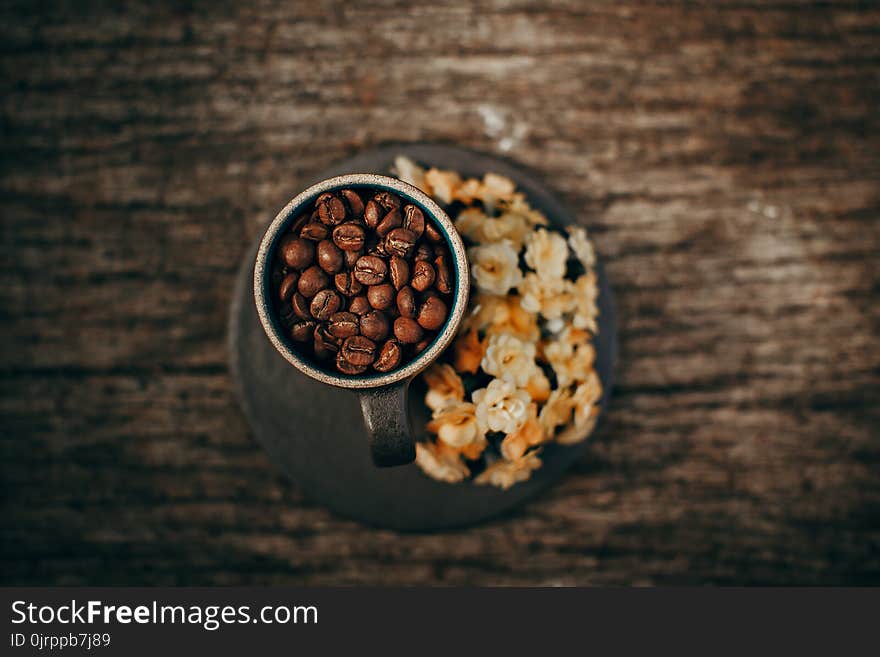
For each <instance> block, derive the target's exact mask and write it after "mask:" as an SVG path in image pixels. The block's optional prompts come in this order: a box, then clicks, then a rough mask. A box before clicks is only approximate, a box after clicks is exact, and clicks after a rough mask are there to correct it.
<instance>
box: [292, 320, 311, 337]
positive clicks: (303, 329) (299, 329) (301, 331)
mask: <svg viewBox="0 0 880 657" xmlns="http://www.w3.org/2000/svg"><path fill="white" fill-rule="evenodd" d="M315 326H316V324H315V322H312V321H305V322H298V323H296V324H294V325H293V328H292V329H291V330H290V337H291V338H293V339H294V340H295V341H296V342H306V341H307V340H309V339H310V338H311V337H312V334H313V333H314V331H315Z"/></svg>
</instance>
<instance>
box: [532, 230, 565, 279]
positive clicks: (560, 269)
mask: <svg viewBox="0 0 880 657" xmlns="http://www.w3.org/2000/svg"><path fill="white" fill-rule="evenodd" d="M525 257H526V264H527V265H528V266H529V267H531V268H532V269H534V270H535V271H536V272H537V274H538V276H540V277H541V278H544V279H552V280H556V279H561V278H562V277H563V276H565V267H566V263H567V262H568V245H567V244H566V243H565V238H564V237H563V236H562V235H560V234H559V233H556V232H552V231H548V230H545V229H543V228H539V229H538V230H536V231H533V232H531V233H529V235H528V236H527V237H526V255H525Z"/></svg>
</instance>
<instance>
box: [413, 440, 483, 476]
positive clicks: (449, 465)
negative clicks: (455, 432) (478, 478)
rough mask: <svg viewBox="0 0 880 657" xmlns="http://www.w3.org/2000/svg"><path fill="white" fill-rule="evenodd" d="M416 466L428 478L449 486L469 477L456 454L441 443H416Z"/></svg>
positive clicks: (466, 469) (465, 467) (469, 473)
mask: <svg viewBox="0 0 880 657" xmlns="http://www.w3.org/2000/svg"><path fill="white" fill-rule="evenodd" d="M416 464H417V465H418V466H419V467H420V468H421V469H422V471H424V473H425V474H427V475H428V476H429V477H432V478H434V479H437V480H438V481H445V482H447V483H450V484H455V483H458V482H459V481H463V480H464V479H466V478H467V477H469V476H470V475H471V471H470V470H469V469H468V467H467V466H466V465H465V464H464V462H463V461H462V460H461V456H460V455H459V454H458V452H456V451H455V450H454V449H451V448H449V447H446V446H445V445H444V444H442V443H416Z"/></svg>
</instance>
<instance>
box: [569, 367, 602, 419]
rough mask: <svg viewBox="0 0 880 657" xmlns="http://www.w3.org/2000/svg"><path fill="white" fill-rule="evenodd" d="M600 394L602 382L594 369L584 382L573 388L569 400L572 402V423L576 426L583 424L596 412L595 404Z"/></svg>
mask: <svg viewBox="0 0 880 657" xmlns="http://www.w3.org/2000/svg"><path fill="white" fill-rule="evenodd" d="M601 396H602V383H601V382H600V381H599V375H598V374H596V371H595V370H593V371H591V372H590V373H589V374H588V375H587V377H586V378H585V379H584V382H583V383H581V384H580V385H579V386H577V387H576V388H575V389H574V393H573V394H572V396H571V401H572V403H573V404H574V423H575V426H577V427H582V426H585V425H586V424H587V423H588V422H589V421H590V420H591V418H592V417H593V416H594V415H595V414H596V412H598V409H597V408H596V404H597V403H598V402H599V398H600V397H601Z"/></svg>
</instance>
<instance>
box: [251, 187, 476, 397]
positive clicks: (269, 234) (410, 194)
mask: <svg viewBox="0 0 880 657" xmlns="http://www.w3.org/2000/svg"><path fill="white" fill-rule="evenodd" d="M347 187H353V188H356V189H358V188H365V187H366V188H370V189H377V190H384V191H389V192H393V193H395V194H397V195H399V196H401V197H403V198H404V199H405V200H406V201H409V202H411V203H415V204H416V205H418V206H420V207H421V208H422V210H424V211H426V212H427V213H428V214H429V215H430V218H431V219H433V220H434V221H435V223H436V224H437V225H438V226H439V227H440V229H441V231H442V232H443V236H444V238H445V239H446V243H447V245H448V246H449V252H450V254H451V256H452V262H453V265H454V266H453V270H454V272H455V290H454V294H453V302H452V307H451V308H450V309H449V317H448V318H447V319H446V323H445V325H444V326H443V329H442V330H441V331H439V332H438V333H437V337H436V338H434V341H433V342H432V343H431V344H430V345H428V347H427V348H426V349H425V350H424V351H423V352H422V353H421V354H419V355H418V356H417V357H416V358H414V359H413V360H411V361H410V362H409V363H407V364H406V365H404V366H403V367H401V368H399V369H397V370H394V371H392V372H388V373H386V374H370V375H368V376H345V375H341V374H335V373H333V372H329V371H327V370H325V369H322V368H320V367H317V366H316V365H314V364H312V363H311V362H309V360H307V359H306V358H304V357H303V356H300V355H299V354H298V353H297V352H296V351H295V350H294V349H293V348H292V347H291V346H290V344H289V341H288V338H287V337H286V336H285V335H284V334H283V333H282V327H281V325H280V324H279V322H278V320H277V318H275V316H274V315H275V313H274V311H273V309H272V303H271V291H270V290H269V289H268V284H269V280H270V275H269V270H270V268H271V265H272V258H271V256H272V255H273V254H274V252H275V247H276V243H277V241H278V240H279V239H280V236H281V234H282V233H283V231H284V230H285V229H286V228H287V226H288V225H289V224H290V222H291V221H293V219H294V218H295V217H296V216H297V215H298V214H299V213H300V211H301V210H302V209H303V208H304V207H305V206H306V205H307V204H308V203H310V202H312V201H314V199H315V198H317V197H318V195H319V194H323V193H324V192H327V191H335V190H339V189H345V188H347ZM469 289H470V273H469V271H468V264H467V255H466V253H465V247H464V243H463V242H462V240H461V237H460V236H459V234H458V231H457V230H456V229H455V225H454V224H453V223H452V220H451V219H450V218H449V216H448V215H447V214H446V212H445V211H444V210H443V209H442V208H441V207H440V206H439V205H437V203H435V202H434V201H433V200H432V199H431V197H429V196H428V195H427V194H425V193H424V192H422V191H421V190H420V189H418V188H417V187H414V186H413V185H410V184H409V183H407V182H404V181H402V180H399V179H397V178H391V177H388V176H382V175H379V174H374V173H350V174H345V175H341V176H334V177H333V178H327V179H326V180H322V181H320V182H318V183H316V184H314V185H312V186H311V187H309V188H307V189H306V190H304V191H302V192H301V193H299V194H297V195H296V196H295V197H294V198H293V200H291V201H290V202H289V203H288V204H287V205H285V206H284V208H282V210H281V211H280V212H279V213H278V214H277V215H276V216H275V219H274V220H273V221H272V223H271V224H269V227H268V228H267V229H266V232H265V234H264V235H263V239H262V240H261V241H260V248H259V250H258V251H257V258H256V262H255V264H254V301H255V303H256V307H257V314H258V315H259V318H260V323H261V324H262V325H263V330H264V331H265V332H266V335H267V336H268V338H269V340H270V341H271V342H272V345H273V346H274V347H275V349H276V350H277V351H278V353H280V354H281V355H282V356H283V357H284V358H285V360H287V361H288V362H289V363H290V364H291V365H293V366H294V367H296V368H297V369H298V370H300V371H301V372H302V373H303V374H306V375H307V376H309V377H311V378H313V379H315V380H317V381H321V382H322V383H326V384H329V385H333V386H337V387H340V388H351V389H365V388H377V387H381V386H387V385H391V384H394V383H398V382H401V381H408V380H410V379H412V378H413V377H415V376H416V375H417V374H418V373H419V372H421V371H422V370H424V369H425V368H426V367H428V365H430V364H431V363H432V362H433V361H434V360H436V359H437V357H438V356H439V355H440V354H441V353H443V350H444V349H446V347H448V346H449V343H450V342H452V339H453V338H454V337H455V335H456V333H457V332H458V327H459V325H460V324H461V320H462V319H463V317H464V313H465V310H466V309H467V301H468V291H469Z"/></svg>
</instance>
